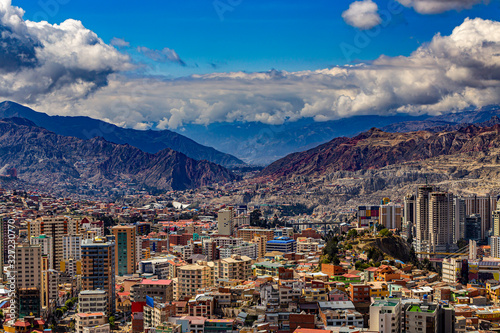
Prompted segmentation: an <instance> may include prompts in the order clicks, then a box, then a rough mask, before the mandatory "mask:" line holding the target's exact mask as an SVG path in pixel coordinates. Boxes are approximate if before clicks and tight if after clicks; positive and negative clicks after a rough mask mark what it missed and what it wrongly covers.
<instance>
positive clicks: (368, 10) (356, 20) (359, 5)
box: [342, 0, 382, 29]
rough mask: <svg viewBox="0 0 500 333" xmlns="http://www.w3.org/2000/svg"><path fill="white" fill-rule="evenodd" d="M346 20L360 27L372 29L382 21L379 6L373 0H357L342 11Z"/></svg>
mask: <svg viewBox="0 0 500 333" xmlns="http://www.w3.org/2000/svg"><path fill="white" fill-rule="evenodd" d="M342 18H343V19H344V21H345V22H346V23H347V24H349V25H352V26H353V27H356V28H359V29H371V28H373V27H375V26H377V25H379V24H380V23H381V22H382V19H381V18H380V15H379V14H378V6H377V4H376V3H375V2H373V1H372V0H362V1H355V2H353V3H351V4H350V5H349V9H347V10H346V11H345V12H343V13H342Z"/></svg>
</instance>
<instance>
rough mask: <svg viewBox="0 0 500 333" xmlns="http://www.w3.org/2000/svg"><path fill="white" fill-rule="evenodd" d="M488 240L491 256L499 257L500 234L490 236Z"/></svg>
mask: <svg viewBox="0 0 500 333" xmlns="http://www.w3.org/2000/svg"><path fill="white" fill-rule="evenodd" d="M489 240H490V246H491V256H492V257H493V258H500V236H491V237H490V239H489Z"/></svg>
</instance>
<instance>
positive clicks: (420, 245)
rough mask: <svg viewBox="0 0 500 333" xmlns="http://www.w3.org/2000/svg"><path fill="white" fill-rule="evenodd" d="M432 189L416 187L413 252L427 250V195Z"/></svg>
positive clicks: (427, 186)
mask: <svg viewBox="0 0 500 333" xmlns="http://www.w3.org/2000/svg"><path fill="white" fill-rule="evenodd" d="M432 192H434V187H433V186H429V185H422V186H418V187H417V198H416V205H415V240H414V242H415V250H416V251H417V252H425V251H428V250H429V194H430V193H432Z"/></svg>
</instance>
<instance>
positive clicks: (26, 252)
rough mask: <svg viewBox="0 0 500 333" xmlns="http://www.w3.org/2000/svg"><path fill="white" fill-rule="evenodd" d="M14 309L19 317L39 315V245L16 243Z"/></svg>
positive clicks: (40, 254)
mask: <svg viewBox="0 0 500 333" xmlns="http://www.w3.org/2000/svg"><path fill="white" fill-rule="evenodd" d="M15 251H16V257H15V258H16V262H15V268H16V298H17V302H16V306H17V308H16V310H17V316H18V317H19V318H24V317H25V316H29V315H30V314H31V313H32V314H34V315H35V316H39V315H40V288H41V281H40V278H41V263H42V250H41V247H40V245H31V244H27V243H23V244H16V248H15Z"/></svg>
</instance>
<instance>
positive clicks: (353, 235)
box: [347, 229, 358, 239]
mask: <svg viewBox="0 0 500 333" xmlns="http://www.w3.org/2000/svg"><path fill="white" fill-rule="evenodd" d="M356 237H358V231H357V230H356V229H351V230H349V232H348V233H347V238H352V239H354V238H356Z"/></svg>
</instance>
